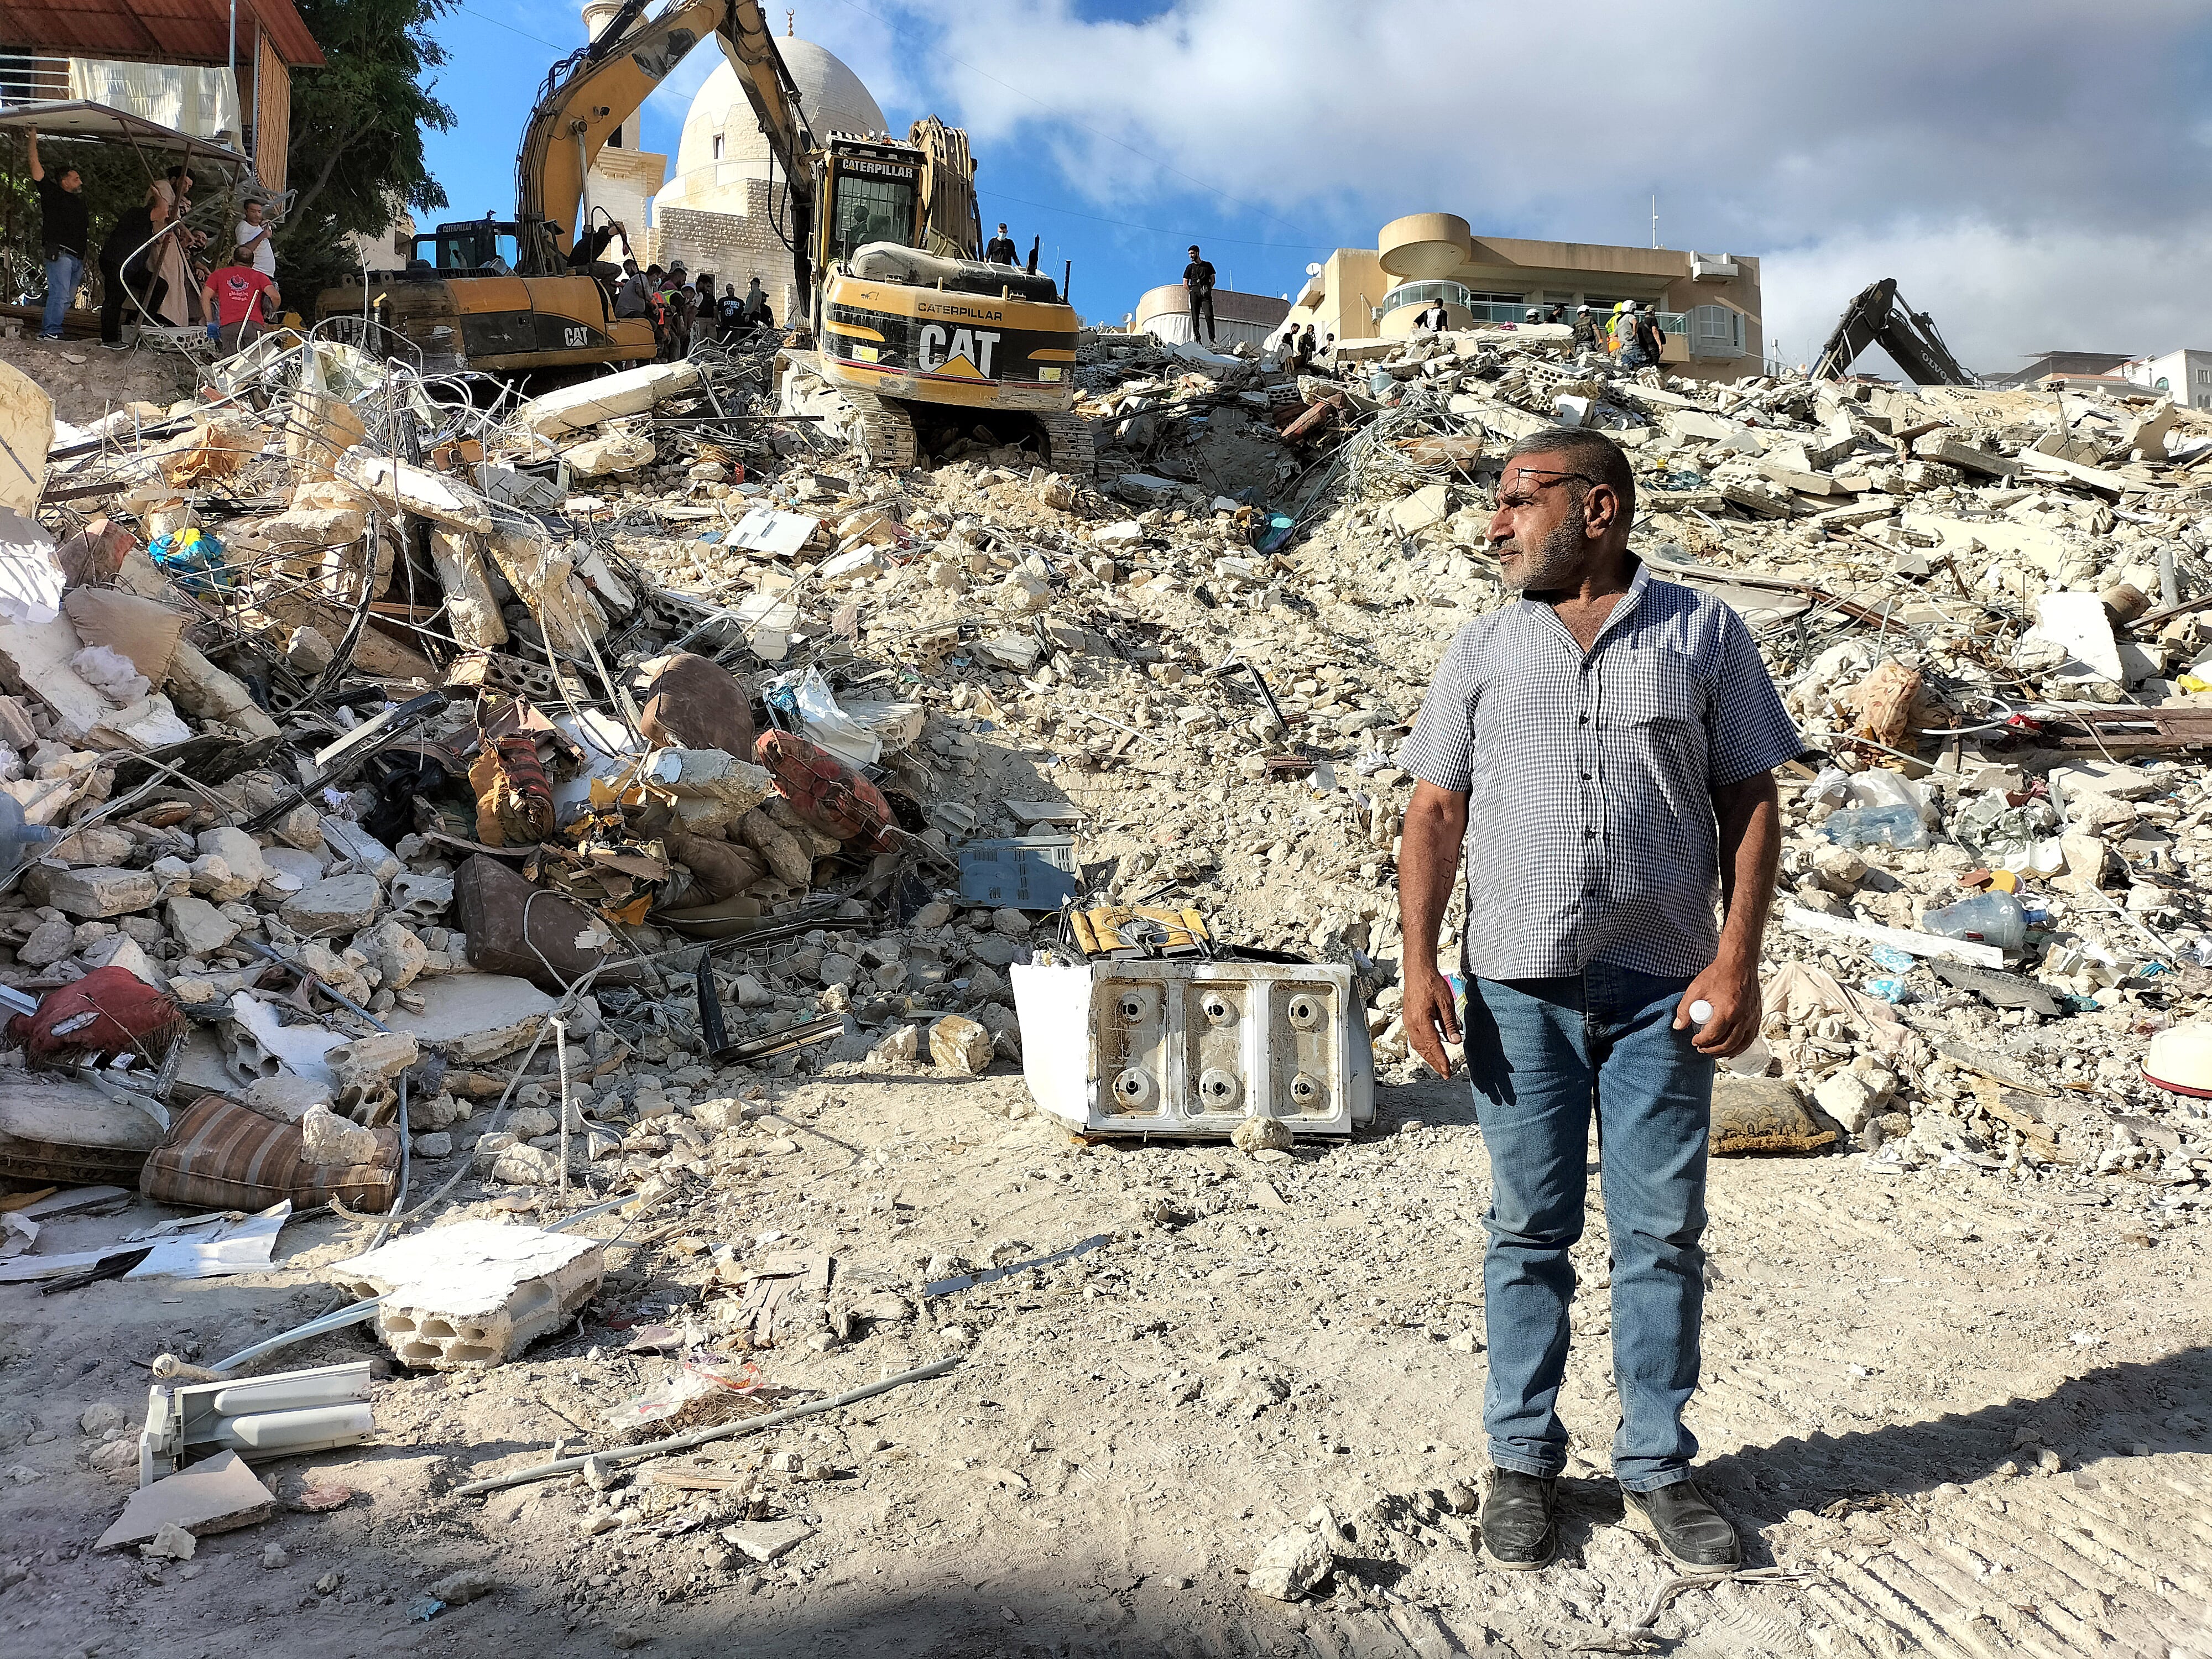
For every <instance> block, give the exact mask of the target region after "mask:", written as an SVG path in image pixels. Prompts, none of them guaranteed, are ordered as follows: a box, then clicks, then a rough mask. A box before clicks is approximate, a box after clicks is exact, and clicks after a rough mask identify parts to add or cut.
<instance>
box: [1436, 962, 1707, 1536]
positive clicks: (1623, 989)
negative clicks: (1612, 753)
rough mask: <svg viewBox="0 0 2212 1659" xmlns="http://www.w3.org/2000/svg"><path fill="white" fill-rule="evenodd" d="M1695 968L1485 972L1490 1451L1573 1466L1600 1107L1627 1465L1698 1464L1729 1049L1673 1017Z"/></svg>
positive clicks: (1479, 1088) (1507, 1458)
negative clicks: (1571, 1388)
mask: <svg viewBox="0 0 2212 1659" xmlns="http://www.w3.org/2000/svg"><path fill="white" fill-rule="evenodd" d="M1688 983H1689V981H1687V980H1681V979H1659V978H1655V977H1653V976H1652V975H1649V974H1638V973H1632V972H1631V971H1629V970H1628V969H1622V968H1609V967H1607V966H1605V965H1603V964H1602V963H1591V964H1590V966H1589V968H1588V969H1585V970H1584V971H1583V972H1582V973H1580V974H1577V975H1571V977H1567V978H1563V979H1523V980H1510V981H1504V980H1491V979H1478V980H1476V981H1474V983H1473V985H1472V986H1471V987H1470V994H1469V995H1468V1006H1467V1018H1466V1022H1465V1026H1466V1031H1465V1034H1466V1038H1467V1061H1468V1073H1470V1075H1471V1076H1472V1078H1473V1079H1474V1104H1475V1114H1476V1116H1477V1118H1478V1120H1479V1121H1480V1123H1481V1126H1482V1138H1483V1143H1484V1145H1485V1146H1486V1147H1487V1148H1488V1149H1489V1152H1490V1180H1491V1192H1492V1197H1491V1205H1490V1212H1489V1213H1488V1214H1487V1215H1486V1216H1485V1217H1484V1218H1483V1225H1484V1226H1485V1228H1486V1231H1488V1232H1489V1234H1490V1245H1489V1249H1487V1250H1486V1251H1485V1252H1484V1254H1483V1261H1482V1285H1483V1300H1484V1304H1485V1305H1484V1319H1485V1324H1486V1329H1487V1333H1488V1337H1489V1343H1490V1381H1489V1385H1488V1387H1487V1388H1486V1389H1485V1391H1484V1394H1483V1400H1482V1422H1483V1428H1484V1430H1485V1431H1486V1432H1487V1434H1488V1435H1489V1437H1490V1461H1491V1462H1492V1463H1493V1464H1495V1465H1497V1466H1498V1468H1506V1469H1517V1470H1519V1471H1520V1472H1521V1473H1522V1474H1534V1475H1546V1476H1549V1475H1557V1474H1560V1473H1561V1472H1562V1471H1563V1470H1564V1469H1565V1468H1566V1464H1567V1432H1566V1430H1565V1428H1564V1427H1563V1426H1562V1425H1560V1422H1559V1411H1558V1405H1559V1384H1560V1382H1561V1379H1562V1378H1563V1377H1564V1376H1565V1372H1566V1365H1567V1329H1568V1322H1567V1309H1568V1304H1570V1303H1571V1302H1572V1300H1573V1299H1574V1293H1575V1270H1574V1268H1573V1267H1572V1266H1571V1264H1570V1263H1569V1261H1568V1259H1567V1250H1568V1247H1569V1246H1571V1245H1572V1244H1573V1243H1575V1242H1576V1241H1577V1240H1578V1239H1579V1238H1581V1237H1582V1235H1583V1199H1584V1195H1585V1192H1586V1189H1587V1187H1588V1184H1589V1182H1588V1173H1589V1171H1588V1148H1589V1122H1590V1115H1591V1113H1592V1111H1593V1110H1595V1113H1596V1115H1597V1125H1598V1146H1599V1155H1598V1156H1599V1162H1600V1164H1601V1170H1602V1172H1603V1177H1604V1193H1605V1219H1606V1231H1607V1238H1608V1239H1609V1241H1610V1243H1611V1245H1612V1254H1613V1388H1614V1390H1615V1392H1616V1393H1617V1394H1618V1395H1620V1413H1621V1414H1620V1429H1619V1431H1617V1432H1616V1433H1615V1434H1614V1436H1613V1474H1614V1476H1615V1477H1616V1478H1617V1479H1618V1480H1620V1484H1621V1486H1624V1487H1626V1488H1627V1489H1628V1490H1629V1491H1632V1492H1650V1491H1652V1490H1653V1489H1655V1488H1656V1487H1659V1486H1668V1485H1670V1484H1672V1483H1673V1482H1674V1481H1677V1480H1687V1479H1688V1478H1689V1466H1690V1460H1691V1459H1692V1457H1694V1456H1696V1455H1697V1452H1698V1443H1697V1438H1696V1437H1695V1436H1693V1435H1692V1434H1691V1432H1690V1431H1688V1430H1687V1429H1686V1428H1684V1427H1683V1426H1682V1410H1683V1407H1686V1405H1688V1404H1689V1400H1690V1395H1692V1393H1694V1392H1695V1391H1696V1389H1697V1386H1698V1358H1699V1351H1698V1326H1699V1319H1700V1317H1701V1316H1702V1314H1703V1311H1704V1306H1705V1251H1704V1250H1703V1249H1701V1248H1700V1247H1699V1243H1698V1241H1699V1237H1700V1236H1701V1235H1702V1234H1703V1233H1704V1231H1705V1140H1706V1136H1707V1135H1708V1133H1710V1132H1711V1118H1712V1098H1713V1062H1712V1061H1711V1060H1707V1059H1705V1057H1704V1056H1703V1055H1701V1054H1699V1053H1698V1052H1697V1050H1696V1049H1695V1048H1692V1047H1691V1046H1690V1033H1689V1032H1688V1031H1687V1030H1681V1031H1677V1030H1674V1029H1673V1023H1674V1009H1675V1006H1676V1005H1677V1004H1678V1003H1679V1002H1680V1000H1681V995H1682V992H1683V990H1684V989H1685V988H1686V987H1687V985H1688Z"/></svg>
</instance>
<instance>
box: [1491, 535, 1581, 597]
mask: <svg viewBox="0 0 2212 1659" xmlns="http://www.w3.org/2000/svg"><path fill="white" fill-rule="evenodd" d="M1492 552H1494V553H1496V554H1497V555H1498V556H1499V558H1500V561H1501V564H1500V572H1499V579H1500V580H1502V581H1504V584H1505V586H1507V587H1508V588H1509V589H1510V590H1511V591H1512V592H1516V593H1548V592H1555V591H1557V590H1558V589H1559V588H1563V587H1572V586H1575V584H1576V582H1577V580H1579V579H1580V578H1581V575H1582V564H1583V527H1582V526H1581V525H1580V524H1579V523H1578V522H1577V521H1576V520H1573V519H1567V520H1562V521H1561V522H1560V523H1559V525H1557V526H1554V527H1553V531H1552V533H1551V534H1550V535H1548V536H1547V537H1545V538H1544V539H1543V540H1542V541H1541V543H1539V544H1537V545H1536V547H1535V548H1534V549H1533V550H1531V549H1527V548H1525V547H1524V546H1523V544H1522V540H1521V538H1519V537H1518V536H1516V537H1514V538H1513V539H1512V540H1510V541H1508V542H1502V543H1500V544H1498V546H1497V547H1495V548H1493V549H1492ZM1509 553H1514V554H1523V555H1524V556H1522V558H1520V559H1519V560H1518V561H1517V562H1515V563H1514V564H1512V565H1510V566H1506V565H1504V563H1503V559H1504V556H1505V555H1506V554H1509Z"/></svg>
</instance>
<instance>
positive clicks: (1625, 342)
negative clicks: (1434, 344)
mask: <svg viewBox="0 0 2212 1659" xmlns="http://www.w3.org/2000/svg"><path fill="white" fill-rule="evenodd" d="M1521 320H1522V322H1524V323H1563V324H1565V325H1566V326H1567V327H1568V328H1569V329H1570V330H1571V331H1572V337H1573V341H1574V346H1575V349H1576V350H1577V352H1589V353H1597V352H1603V353H1604V354H1605V355H1606V356H1609V357H1611V358H1612V359H1613V365H1614V367H1616V368H1626V369H1637V368H1650V367H1651V366H1652V365H1654V364H1656V363H1657V362H1659V359H1660V354H1661V353H1662V352H1663V351H1665V350H1666V349H1667V333H1666V331H1665V330H1664V329H1662V328H1661V327H1660V326H1659V313H1657V312H1656V310H1654V309H1653V308H1652V307H1650V306H1648V305H1644V304H1642V303H1640V302H1638V301H1635V300H1622V301H1619V302H1618V303H1616V304H1615V305H1614V306H1613V309H1612V310H1611V311H1610V312H1607V311H1604V310H1602V309H1601V308H1600V307H1597V306H1590V305H1580V306H1577V307H1575V308H1574V312H1573V313H1572V315H1571V317H1570V315H1569V313H1568V311H1567V307H1566V306H1565V303H1564V302H1561V303H1558V304H1554V305H1552V306H1550V307H1539V306H1530V307H1528V311H1527V312H1526V313H1523V314H1522V319H1521ZM1451 325H1452V324H1451V313H1450V310H1449V307H1446V306H1445V304H1444V302H1443V300H1441V299H1436V300H1431V301H1429V303H1428V305H1427V306H1426V307H1424V308H1423V309H1422V310H1421V311H1420V312H1419V313H1418V314H1417V315H1416V316H1415V317H1414V319H1413V330H1414V331H1415V332H1416V333H1421V334H1440V333H1442V332H1443V331H1444V330H1446V329H1448V328H1449V327H1450V326H1451Z"/></svg>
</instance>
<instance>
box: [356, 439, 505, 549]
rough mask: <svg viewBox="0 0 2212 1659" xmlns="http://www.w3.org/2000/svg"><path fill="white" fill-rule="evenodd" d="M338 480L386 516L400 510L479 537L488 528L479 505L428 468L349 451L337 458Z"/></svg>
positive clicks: (487, 517)
mask: <svg viewBox="0 0 2212 1659" xmlns="http://www.w3.org/2000/svg"><path fill="white" fill-rule="evenodd" d="M337 473H338V477H341V478H343V479H344V480H345V481H346V482H347V483H350V484H358V485H359V486H360V487H361V488H362V489H365V490H367V491H368V493H369V494H370V495H372V496H374V498H375V499H376V501H377V504H378V505H379V506H380V507H383V508H384V509H385V510H386V512H387V513H392V514H394V515H396V514H397V513H399V512H400V511H401V510H403V509H404V510H405V511H406V512H409V513H416V514H419V515H420V516H421V517H422V518H425V519H428V520H430V521H431V522H432V523H434V524H440V525H443V526H446V527H447V529H450V530H472V531H475V532H477V533H478V534H479V535H481V534H483V533H484V532H488V531H489V530H490V529H491V513H489V511H488V510H487V509H486V508H485V507H484V504H483V501H481V500H479V499H478V498H477V496H475V495H472V494H471V493H470V492H469V491H468V490H467V489H465V488H464V487H463V486H462V484H461V483H459V481H458V480H457V479H454V478H451V477H447V476H446V475H445V474H443V473H439V472H433V471H430V470H429V469H428V467H421V466H410V465H407V464H406V463H405V462H404V461H397V460H394V459H392V458H391V457H390V456H388V455H376V454H372V453H369V452H368V450H366V449H359V448H356V449H349V450H348V451H346V453H344V454H343V456H341V457H340V458H339V459H338V465H337Z"/></svg>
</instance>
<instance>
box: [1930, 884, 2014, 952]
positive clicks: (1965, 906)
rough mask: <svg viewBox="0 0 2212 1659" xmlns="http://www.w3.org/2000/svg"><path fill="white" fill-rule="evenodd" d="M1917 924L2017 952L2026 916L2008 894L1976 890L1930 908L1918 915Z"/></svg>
mask: <svg viewBox="0 0 2212 1659" xmlns="http://www.w3.org/2000/svg"><path fill="white" fill-rule="evenodd" d="M1920 926H1921V928H1922V930H1923V932H1926V933H1941V934H1942V936H1943V937H1944V938H1945V939H1975V940H1978V941H1979V942H1980V943H1981V944H1984V945H1996V947H1997V948H1998V949H1999V950H2001V951H2017V950H2019V949H2020V948H2021V945H2025V944H2026V943H2027V913H2026V912H2025V911H2023V910H2022V909H2021V908H2020V901H2019V900H2018V899H2016V898H2015V897H2014V896H2012V895H2011V894H2010V893H2002V892H1992V893H1977V894H1975V895H1974V896H1973V897H1972V898H1966V899H1960V901H1959V902H1957V903H1956V904H1947V905H1945V906H1944V907H1943V908H1942V909H1940V910H1930V911H1929V913H1928V914H1927V915H1924V916H1923V917H1921V918H1920Z"/></svg>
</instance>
